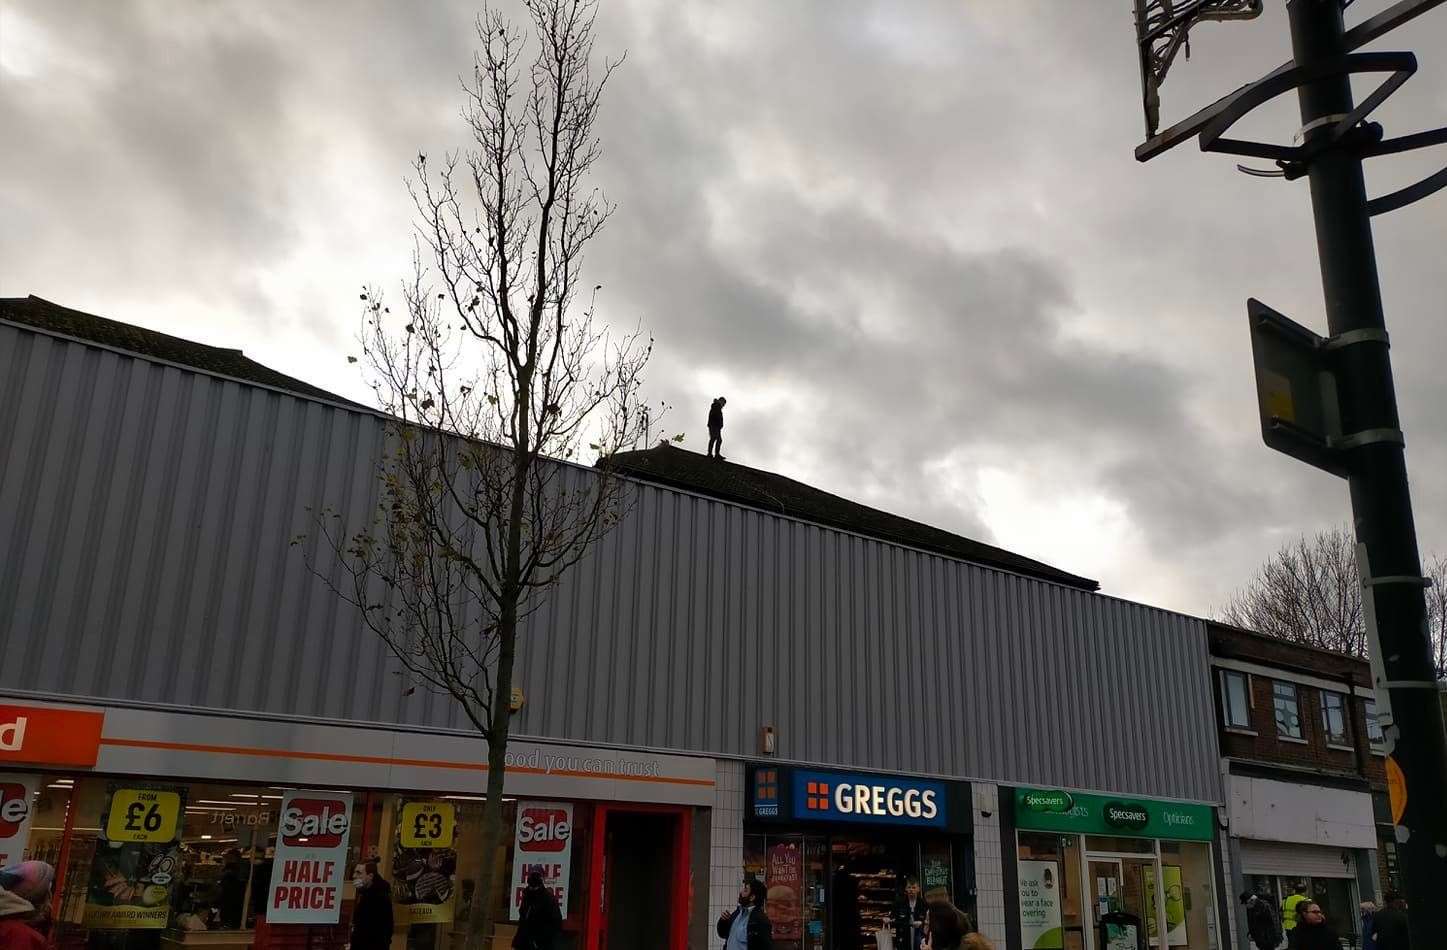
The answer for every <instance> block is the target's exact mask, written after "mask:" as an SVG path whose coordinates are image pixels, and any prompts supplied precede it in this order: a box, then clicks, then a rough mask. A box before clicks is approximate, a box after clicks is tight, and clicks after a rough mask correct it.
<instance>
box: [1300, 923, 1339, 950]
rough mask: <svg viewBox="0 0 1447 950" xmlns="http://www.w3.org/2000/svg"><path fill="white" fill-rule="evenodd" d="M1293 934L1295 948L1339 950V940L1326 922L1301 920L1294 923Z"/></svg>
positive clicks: (1302, 949) (1304, 949)
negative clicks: (1310, 922) (1317, 922)
mask: <svg viewBox="0 0 1447 950" xmlns="http://www.w3.org/2000/svg"><path fill="white" fill-rule="evenodd" d="M1295 936H1296V944H1295V946H1296V950H1341V941H1340V940H1339V939H1337V935H1336V931H1335V930H1333V929H1331V924H1328V923H1320V924H1308V923H1306V922H1305V921H1303V922H1301V923H1298V924H1297V925H1296V934H1295Z"/></svg>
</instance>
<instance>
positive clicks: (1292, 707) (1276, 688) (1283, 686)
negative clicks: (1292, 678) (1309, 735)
mask: <svg viewBox="0 0 1447 950" xmlns="http://www.w3.org/2000/svg"><path fill="white" fill-rule="evenodd" d="M1271 702H1272V705H1273V706H1274V707H1275V710H1276V734H1277V735H1278V736H1282V737H1283V738H1286V739H1300V738H1301V737H1302V736H1301V704H1300V703H1299V702H1298V700H1297V696H1296V684H1295V683H1283V682H1281V681H1280V680H1277V681H1276V682H1274V683H1272V684H1271Z"/></svg>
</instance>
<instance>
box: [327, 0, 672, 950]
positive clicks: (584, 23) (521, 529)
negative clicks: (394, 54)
mask: <svg viewBox="0 0 1447 950" xmlns="http://www.w3.org/2000/svg"><path fill="white" fill-rule="evenodd" d="M595 3H596V0H524V3H523V6H524V7H525V9H526V11H527V14H528V19H529V20H530V24H529V26H530V29H526V30H524V29H518V28H516V27H514V26H513V25H512V24H511V23H510V22H509V21H508V20H507V19H506V18H505V17H504V16H502V15H501V14H500V13H498V12H496V11H493V10H485V11H484V12H483V14H482V15H481V16H480V17H479V18H478V20H477V33H478V39H479V43H480V48H479V50H478V52H477V55H476V59H475V63H474V70H473V75H472V77H471V81H470V82H465V83H464V89H465V92H466V107H465V109H464V113H463V114H464V117H465V119H466V121H467V124H468V127H469V130H470V132H471V134H472V140H473V141H472V144H471V146H470V147H469V148H467V149H466V150H464V151H463V152H461V153H455V154H451V155H448V156H447V157H446V158H445V160H444V161H443V162H442V163H441V166H440V168H435V169H434V168H433V167H432V166H429V164H428V162H427V159H426V156H425V155H419V156H418V158H417V161H416V164H415V166H414V168H415V179H414V182H413V184H412V185H411V193H412V197H413V200H414V203H415V205H416V208H417V212H418V226H417V228H418V235H419V236H418V243H417V252H416V254H415V256H414V261H413V273H412V276H411V277H410V278H409V279H408V281H407V282H406V283H405V284H404V286H403V289H402V293H401V304H402V306H401V307H400V308H399V309H400V310H401V311H402V315H400V316H397V317H393V316H392V308H391V307H390V306H387V305H386V302H385V301H384V299H383V297H382V295H381V294H380V293H378V292H376V291H375V290H372V289H368V290H366V292H364V293H363V294H362V300H363V302H364V303H363V311H364V313H363V329H362V336H361V344H362V356H361V357H360V359H361V361H362V363H363V366H364V368H365V369H366V370H367V371H368V375H369V376H370V381H371V384H372V386H373V388H374V391H375V392H376V395H377V399H378V402H379V404H380V406H381V408H382V409H383V410H384V411H385V412H386V413H387V415H388V417H389V420H390V422H389V433H388V434H389V438H388V450H387V454H386V456H385V457H384V459H383V461H382V463H381V466H380V472H379V478H380V482H381V492H380V503H379V506H378V508H377V510H376V511H375V512H374V516H373V518H372V520H371V521H370V522H369V523H368V524H366V525H361V526H357V525H348V524H345V523H343V521H342V519H341V516H340V515H338V514H336V513H335V512H327V513H323V514H322V515H321V516H320V517H319V519H318V524H319V529H320V530H319V534H320V535H321V536H322V537H323V538H324V540H325V542H326V543H327V545H328V546H329V547H330V550H331V552H332V553H333V554H335V555H336V557H335V562H334V563H332V564H329V565H323V564H321V562H320V561H319V560H313V561H312V562H311V563H312V566H313V570H314V571H317V573H318V574H320V575H322V576H324V577H325V578H327V579H328V583H329V584H330V585H331V587H332V589H333V590H334V591H335V592H336V593H337V594H338V595H339V596H341V597H343V598H345V599H347V600H348V601H350V602H351V603H353V604H354V605H356V607H357V608H358V610H359V611H360V614H361V616H362V617H363V618H364V619H365V623H366V626H367V627H368V628H369V629H370V630H371V631H372V633H374V634H375V635H377V636H378V637H380V638H381V639H382V641H383V642H384V643H385V644H386V645H387V647H388V648H389V649H390V651H391V653H392V655H393V656H395V657H396V659H397V660H398V661H399V662H400V664H401V666H402V667H403V670H404V671H405V675H406V676H407V677H408V679H409V681H410V682H411V683H413V684H415V685H417V686H421V687H423V688H426V689H429V690H432V691H435V692H437V693H439V694H441V695H444V696H447V697H450V698H451V699H452V700H453V701H455V702H456V703H457V705H458V706H459V707H460V708H461V710H462V712H463V713H464V714H465V715H466V717H467V719H468V720H469V721H470V722H471V723H472V724H473V726H474V727H476V729H477V731H478V732H479V733H480V734H481V736H482V738H483V739H484V740H485V742H486V744H487V764H488V771H487V795H486V802H485V805H484V811H483V816H484V817H483V826H482V861H481V873H480V880H479V881H478V882H477V890H476V896H475V898H474V900H473V902H472V909H471V914H470V917H469V920H468V929H467V933H468V936H467V946H468V948H469V950H480V948H482V947H483V946H485V945H486V942H487V940H489V939H490V935H491V933H490V932H491V930H492V920H491V916H492V908H493V904H494V901H495V899H496V896H495V895H496V892H495V890H494V889H495V888H496V887H497V886H498V885H499V883H500V882H497V881H495V880H494V879H493V878H494V867H495V861H494V857H495V855H496V853H497V850H498V848H499V846H500V845H501V844H502V842H503V840H504V838H503V834H504V829H503V827H502V817H503V812H502V794H503V776H504V763H505V754H506V749H507V742H508V735H509V717H510V697H511V692H512V682H513V664H514V660H515V657H516V655H517V648H518V636H519V633H520V631H522V630H523V627H524V622H525V620H526V618H527V617H528V615H529V614H530V613H531V612H533V611H535V610H537V609H538V608H539V607H540V606H541V605H542V604H543V603H544V602H545V601H546V598H547V595H548V592H549V591H550V590H551V589H553V588H554V587H555V586H556V585H557V584H558V582H559V580H560V578H561V577H562V576H563V575H564V574H565V573H566V572H567V571H568V569H569V568H571V567H572V566H573V565H575V564H576V563H577V562H578V561H579V560H580V559H581V558H582V557H583V556H584V554H585V553H586V552H587V551H588V549H589V548H590V547H591V546H592V545H593V544H594V543H595V542H596V541H598V539H599V538H600V537H602V536H603V535H604V534H605V533H606V532H607V531H608V530H609V529H610V528H611V527H612V526H613V525H614V524H616V523H617V521H618V520H619V518H620V517H621V516H622V514H623V512H624V510H625V507H626V497H625V494H624V489H623V485H622V484H621V483H620V482H619V480H618V479H617V478H616V477H615V476H614V475H613V474H612V473H610V471H609V470H608V468H607V467H606V466H600V467H597V468H595V469H593V470H591V471H590V470H586V469H580V468H579V467H577V466H570V465H567V464H565V463H564V462H563V461H560V460H567V459H573V458H575V457H579V456H580V455H582V453H583V452H584V451H585V446H586V449H587V450H591V451H592V452H594V453H596V454H597V455H599V456H605V457H606V456H608V455H610V454H612V453H614V452H618V451H623V450H627V449H630V448H634V447H636V446H638V445H639V444H642V443H644V442H646V440H647V439H648V437H649V430H650V422H651V420H650V418H649V411H648V408H647V407H646V406H645V405H644V403H643V401H642V399H641V397H640V394H639V387H640V384H641V373H642V370H643V368H644V366H645V364H646V362H647V360H648V356H649V352H650V350H651V347H652V341H651V340H650V339H648V338H646V337H644V336H643V335H641V334H640V333H638V332H636V331H635V332H634V333H632V334H628V335H624V336H622V337H621V338H613V337H610V335H609V334H608V332H607V331H606V329H604V328H602V327H601V326H600V325H599V323H598V322H596V321H595V302H596V299H597V292H598V291H599V290H600V289H601V288H600V287H599V286H594V287H593V288H592V289H591V291H587V292H586V293H580V290H581V289H582V288H580V287H579V281H580V276H579V272H580V266H581V263H582V258H583V251H584V248H585V247H586V245H587V244H588V242H589V241H591V240H592V239H593V238H594V237H596V236H597V235H598V233H599V232H600V230H601V229H602V227H603V225H604V223H605V222H606V221H607V219H608V217H609V216H610V214H611V213H612V210H613V206H612V205H610V204H609V203H608V202H607V201H606V199H605V198H604V197H603V196H602V195H601V194H600V193H599V192H598V191H597V190H596V189H592V188H590V187H589V186H588V184H587V178H588V173H589V171H590V170H591V169H592V167H593V165H594V163H595V162H596V160H597V159H598V157H599V154H600V146H599V141H598V139H597V136H596V133H595V130H594V124H595V121H596V119H597V116H598V108H599V102H600V98H601V95H602V93H603V90H604V87H605V86H606V84H607V82H608V78H609V76H610V75H611V73H612V71H613V69H614V68H616V66H617V65H618V63H617V62H609V63H605V64H604V65H603V66H602V67H601V69H600V70H599V71H597V72H595V71H593V69H592V68H591V65H590V60H591V54H592V47H593V20H594V15H595ZM529 35H530V36H531V40H532V43H531V44H530V43H529ZM529 45H535V46H536V47H537V48H536V50H535V52H534V53H533V54H532V55H531V57H530V58H528V59H526V60H525V58H524V53H525V50H526V49H527V47H528V46H529ZM350 359H351V360H352V361H354V362H355V361H357V359H358V358H357V357H351V358H350ZM322 550H323V552H324V553H325V551H326V549H325V548H323V549H322Z"/></svg>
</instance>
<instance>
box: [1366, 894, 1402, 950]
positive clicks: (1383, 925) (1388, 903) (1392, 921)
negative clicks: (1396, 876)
mask: <svg viewBox="0 0 1447 950" xmlns="http://www.w3.org/2000/svg"><path fill="white" fill-rule="evenodd" d="M1383 905H1384V906H1383V907H1382V909H1381V910H1379V911H1377V913H1376V915H1375V916H1374V917H1373V918H1372V934H1373V935H1374V936H1375V937H1376V938H1377V950H1411V947H1412V938H1411V935H1410V934H1408V933H1407V902H1406V901H1404V900H1402V895H1400V894H1395V893H1393V894H1387V895H1386V900H1385V901H1383Z"/></svg>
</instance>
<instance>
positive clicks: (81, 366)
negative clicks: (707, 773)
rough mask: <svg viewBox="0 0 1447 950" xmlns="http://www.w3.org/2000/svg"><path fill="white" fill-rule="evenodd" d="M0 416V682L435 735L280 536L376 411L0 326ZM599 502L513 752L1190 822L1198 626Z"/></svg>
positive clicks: (377, 435) (1208, 726)
mask: <svg viewBox="0 0 1447 950" xmlns="http://www.w3.org/2000/svg"><path fill="white" fill-rule="evenodd" d="M0 399H3V401H0V446H5V448H6V450H5V451H4V452H3V453H0V556H3V557H4V569H3V570H0V655H3V656H4V657H5V658H6V660H5V662H4V664H3V665H0V688H5V689H9V690H23V691H29V692H36V693H48V694H62V695H71V696H84V697H92V698H96V699H112V700H119V701H130V702H156V703H174V704H183V705H191V706H198V707H212V708H223V709H225V708H231V709H240V710H254V711H259V712H268V713H282V714H290V715H300V716H314V717H321V718H325V719H335V720H355V721H370V722H403V723H408V724H413V725H423V726H429V727H436V728H457V729H462V728H466V726H467V724H466V722H465V720H464V719H463V717H462V716H461V714H460V713H459V712H458V711H457V710H456V709H455V708H454V707H453V706H452V705H451V704H450V702H449V701H447V700H445V699H443V698H441V697H437V696H434V695H432V694H429V693H428V692H426V691H425V690H418V691H416V692H415V693H413V694H412V695H410V696H406V695H403V689H402V686H401V681H400V678H399V677H397V676H396V675H393V674H394V672H395V670H396V663H395V661H393V660H392V659H391V658H390V657H389V656H388V654H387V653H386V652H385V649H384V648H383V647H382V645H381V644H380V643H379V642H378V641H377V640H376V639H375V638H373V637H372V635H371V634H369V633H367V632H366V631H365V630H364V629H363V628H362V627H361V626H360V624H359V623H358V621H357V617H356V615H355V613H354V612H353V611H352V610H351V608H350V607H348V606H347V605H346V604H344V603H342V602H341V601H339V600H338V599H337V598H336V597H335V596H334V595H333V594H332V593H331V592H330V591H328V590H327V589H326V586H325V585H324V584H323V583H322V582H321V581H320V580H319V579H318V578H316V577H315V576H313V575H312V574H311V573H310V572H309V571H308V570H307V569H306V567H305V564H304V562H303V558H302V551H301V549H299V548H295V547H291V546H290V544H289V542H290V540H291V538H292V537H294V536H295V535H297V534H301V533H309V534H312V535H314V534H315V525H314V523H313V520H312V519H313V512H315V511H320V510H322V509H324V508H327V507H330V508H334V509H337V510H339V511H340V512H341V513H342V514H343V522H344V523H345V524H349V525H352V526H355V525H357V524H359V523H361V522H362V521H363V520H364V519H366V518H368V517H369V516H370V515H371V513H372V511H373V506H374V504H375V498H376V478H375V465H376V462H377V460H378V458H379V456H380V453H381V451H382V449H383V440H384V432H383V427H382V424H381V421H380V419H379V418H378V417H376V416H373V415H369V414H367V413H363V412H357V411H352V410H348V409H345V408H340V407H333V406H330V405H327V404H325V403H321V402H318V401H315V400H308V399H303V398H299V397H296V396H292V395H288V394H285V393H279V392H275V391H272V390H267V389H263V388H260V387H257V386H250V385H243V384H240V383H236V382H232V381H228V380H225V379H221V378H218V377H214V376H210V375H206V374H201V373H196V372H190V371H187V370H183V369H178V368H175V367H171V366H166V365H163V364H159V363H155V362H150V361H146V360H142V359H135V358H132V357H129V356H125V355H122V354H117V353H114V352H111V351H108V350H102V349H99V348H96V347H90V346H85V345H82V344H78V343H73V342H69V341H66V340H63V339H58V338H54V337H49V336H46V335H43V334H36V333H32V332H29V331H22V330H19V329H17V328H14V327H11V326H8V325H0ZM567 477H568V478H569V479H572V480H574V481H581V480H583V479H587V478H590V477H592V476H591V473H590V472H589V471H588V470H584V469H569V472H568V475H567ZM631 501H632V507H631V510H630V512H629V514H628V516H627V517H626V518H625V519H624V521H623V522H622V524H621V525H619V527H618V528H617V529H615V530H614V531H613V532H612V533H610V535H609V536H608V537H606V538H605V539H604V540H603V541H602V542H601V543H600V544H599V545H598V546H596V547H595V549H594V550H593V551H592V552H591V553H590V555H589V556H588V557H587V558H586V559H585V560H583V561H582V562H581V563H580V564H578V565H577V567H576V568H575V569H574V570H573V572H572V573H571V574H570V575H569V576H568V577H567V579H566V580H565V581H564V583H563V584H562V585H561V586H560V587H559V588H558V589H557V590H556V591H555V593H554V595H553V596H552V597H551V598H550V599H549V600H548V601H547V602H546V603H545V604H544V605H543V606H542V607H541V609H539V610H538V612H537V613H535V614H534V615H533V616H532V617H531V618H530V619H529V621H528V625H527V630H526V633H525V636H524V640H523V643H522V644H521V647H520V655H519V661H518V667H517V675H518V684H519V685H520V686H522V687H523V689H524V690H525V693H526V696H527V703H526V705H525V706H524V708H523V710H522V711H521V712H520V713H519V714H518V716H517V719H516V720H515V726H514V728H515V729H516V731H518V732H519V733H520V734H525V735H529V736H537V737H548V738H555V739H568V740H575V741H582V742H589V743H596V744H623V745H632V746H643V747H649V748H656V749H669V750H679V751H688V752H699V753H704V754H709V755H723V756H742V757H755V756H757V754H758V751H759V749H758V742H759V738H758V737H759V731H760V729H761V728H762V727H763V726H764V725H770V726H773V727H774V729H775V730H776V734H777V737H778V755H779V757H780V758H781V759H784V760H794V761H800V762H811V763H819V764H829V765H837V766H841V767H847V768H865V769H879V770H886V771H900V772H917V773H927V774H936V775H949V776H961V777H973V778H980V779H986V780H991V781H998V782H1012V783H1028V784H1037V785H1059V786H1067V787H1072V788H1079V789H1093V790H1101V791H1120V792H1123V793H1132V794H1138V795H1159V796H1165V797H1178V798H1190V799H1197V800H1207V801H1214V800H1216V799H1218V798H1219V796H1220V790H1219V779H1218V777H1217V775H1216V767H1217V761H1218V760H1217V751H1216V748H1217V747H1216V733H1215V729H1214V728H1213V725H1212V724H1213V721H1214V720H1213V714H1212V706H1211V698H1210V695H1209V690H1208V685H1209V679H1208V676H1207V668H1208V667H1207V662H1208V661H1207V648H1206V632H1205V625H1204V623H1203V622H1201V621H1198V620H1194V619H1191V618H1187V617H1183V616H1180V615H1176V614H1171V613H1167V612H1165V611H1160V610H1155V609H1152V608H1148V607H1144V606H1140V605H1137V604H1131V603H1127V602H1123V601H1119V600H1114V599H1111V598H1108V597H1103V596H1101V595H1098V594H1091V593H1086V592H1083V591H1079V590H1075V589H1072V588H1066V587H1061V586H1057V585H1053V584H1050V583H1047V582H1044V581H1038V580H1034V579H1031V578H1026V577H1021V576H1017V575H1012V574H1007V573H1003V572H1000V571H996V570H992V569H988V568H983V567H979V566H976V565H973V564H968V563H964V562H960V561H955V560H951V559H949V558H945V557H941V556H937V555H933V554H928V553H924V552H920V551H916V550H913V549H909V548H903V547H900V546H897V545H892V544H887V543H884V542H880V541H875V540H871V539H868V538H864V537H860V536H856V535H852V534H849V533H846V532H842V531H837V530H834V529H830V528H821V527H819V526H817V525H813V524H807V523H803V522H799V521H794V520H791V519H788V518H785V517H779V516H775V515H771V514H768V513H766V512H761V511H756V510H753V509H746V508H742V507H739V506H736V505H732V504H728V503H724V502H717V501H713V500H710V499H706V498H702V497H698V496H694V495H690V494H686V493H683V492H678V491H674V490H671V489H666V488H660V487H655V486H651V485H638V486H635V488H634V489H633V490H632V494H631ZM306 544H307V549H308V550H309V551H310V552H311V553H312V554H313V555H314V556H316V557H317V567H318V569H320V570H322V571H323V572H327V573H328V576H330V577H331V578H332V579H333V580H334V581H338V580H340V575H338V573H337V569H338V566H337V565H336V564H335V562H334V561H335V559H334V558H327V557H326V556H325V552H326V548H325V547H324V546H319V545H318V544H317V542H316V541H315V539H314V538H312V539H310V540H308V541H307V542H306ZM319 548H320V553H319Z"/></svg>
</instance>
